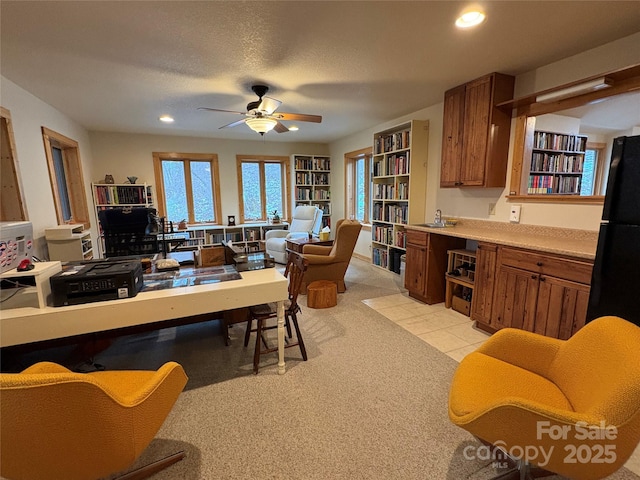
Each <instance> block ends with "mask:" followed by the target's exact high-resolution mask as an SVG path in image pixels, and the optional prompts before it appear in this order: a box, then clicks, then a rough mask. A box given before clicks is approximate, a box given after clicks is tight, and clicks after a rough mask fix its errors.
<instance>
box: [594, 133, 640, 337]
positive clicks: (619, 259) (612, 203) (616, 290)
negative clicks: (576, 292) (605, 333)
mask: <svg viewBox="0 0 640 480" xmlns="http://www.w3.org/2000/svg"><path fill="white" fill-rule="evenodd" d="M604 315H616V316H618V317H622V318H624V319H626V320H629V321H630V322H632V323H635V324H636V325H638V326H640V135H638V136H633V137H618V138H616V139H615V140H614V141H613V150H612V152H611V166H610V168H609V178H608V180H607V191H606V196H605V200H604V208H603V211H602V223H601V224H600V233H599V236H598V247H597V249H596V258H595V263H594V266H593V274H592V277H591V292H590V294H589V307H588V310H587V322H589V321H591V320H593V319H595V318H598V317H601V316H604Z"/></svg>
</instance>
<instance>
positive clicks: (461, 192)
mask: <svg viewBox="0 0 640 480" xmlns="http://www.w3.org/2000/svg"><path fill="white" fill-rule="evenodd" d="M638 45H640V33H637V34H634V35H631V36H629V37H625V38H623V39H621V40H618V41H615V42H612V43H609V44H606V45H602V46H600V47H597V48H594V49H592V50H588V51H585V52H582V53H580V54H578V55H575V56H573V57H569V58H566V59H564V60H560V61H558V62H554V63H552V64H549V65H546V66H543V67H540V68H538V69H536V70H534V71H531V72H527V73H524V74H522V75H519V76H517V77H516V86H515V91H516V94H515V97H521V96H525V95H528V94H531V93H534V92H536V91H540V90H544V89H548V88H551V87H555V86H558V85H562V84H564V83H568V82H571V81H575V80H580V79H582V78H585V77H589V76H593V75H598V74H600V73H604V72H607V71H611V70H616V69H620V68H624V67H627V66H629V65H634V64H637V63H640V49H638V48H637V47H638ZM487 73H490V72H487ZM507 73H508V72H507ZM469 80H473V79H471V78H470V79H469ZM454 86H455V85H450V87H454ZM443 108H444V103H439V104H437V105H433V106H431V107H428V108H425V109H422V110H418V111H416V112H413V113H411V114H408V115H405V116H403V117H399V118H396V119H395V120H391V121H389V122H386V123H384V124H380V125H372V126H371V128H370V129H368V130H366V131H362V132H359V133H357V134H354V135H350V136H348V137H345V138H342V139H339V140H337V141H335V142H332V143H331V145H330V153H331V156H332V158H333V162H334V165H336V166H338V168H337V169H335V170H334V172H335V173H332V174H333V178H334V179H336V178H338V177H339V178H340V180H339V181H338V182H336V181H334V184H341V185H344V165H343V163H344V154H345V153H347V152H350V151H354V150H359V149H361V148H365V147H367V146H370V145H371V144H372V140H373V134H374V133H375V132H377V131H381V130H384V129H386V128H389V127H392V126H394V125H397V124H400V123H403V122H405V121H407V120H411V119H416V120H422V119H428V120H429V159H428V174H427V175H428V176H427V185H428V187H427V192H426V194H425V202H426V212H427V214H426V218H425V221H432V212H435V210H436V209H437V208H439V209H441V210H442V213H443V215H445V216H455V217H467V218H477V219H483V220H491V221H499V222H507V221H508V219H509V210H510V207H511V204H510V203H509V202H508V201H507V199H506V197H505V196H506V195H507V194H508V193H509V192H508V187H507V188H504V189H502V188H489V189H480V188H469V189H462V188H440V187H439V184H440V157H441V149H442V118H443ZM514 125H515V121H514V122H512V128H511V140H510V151H509V164H508V167H507V179H506V185H507V186H508V185H509V184H510V178H511V165H512V162H513V140H514V139H513V135H514ZM339 196H340V198H339V199H338V197H339ZM333 198H334V207H333V208H334V210H333V211H334V214H336V215H334V217H335V218H340V217H341V216H342V215H344V189H343V191H337V190H334V194H333ZM492 203H495V204H496V210H495V211H496V214H495V215H489V206H490V204H492ZM338 208H340V209H341V211H340V212H339V211H338ZM601 215H602V205H577V204H573V205H567V204H547V203H539V204H538V203H532V202H527V203H523V204H522V213H521V217H520V223H523V224H531V225H546V226H554V227H565V228H576V229H583V230H597V229H598V226H599V223H600V219H601ZM368 237H370V233H369V232H368V231H367V232H363V233H361V234H360V239H359V242H358V244H357V246H356V252H357V253H359V254H361V255H365V256H369V255H370V244H371V243H370V239H369V238H368Z"/></svg>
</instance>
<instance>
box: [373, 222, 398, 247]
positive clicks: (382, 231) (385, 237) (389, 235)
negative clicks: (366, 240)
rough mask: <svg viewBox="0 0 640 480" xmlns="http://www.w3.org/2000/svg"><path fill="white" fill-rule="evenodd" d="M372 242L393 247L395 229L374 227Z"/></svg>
mask: <svg viewBox="0 0 640 480" xmlns="http://www.w3.org/2000/svg"><path fill="white" fill-rule="evenodd" d="M371 240H373V241H374V242H378V243H384V244H385V245H393V227H389V226H385V225H376V224H374V225H372V227H371Z"/></svg>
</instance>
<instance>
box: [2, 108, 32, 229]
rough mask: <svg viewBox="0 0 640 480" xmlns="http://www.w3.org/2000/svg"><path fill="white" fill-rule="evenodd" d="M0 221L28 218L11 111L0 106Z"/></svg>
mask: <svg viewBox="0 0 640 480" xmlns="http://www.w3.org/2000/svg"><path fill="white" fill-rule="evenodd" d="M0 160H1V164H0V179H1V180H2V188H1V189H0V192H1V193H2V197H1V198H0V212H1V213H0V221H3V222H9V221H12V222H15V221H20V220H27V210H26V207H25V202H24V197H23V196H22V184H21V182H20V170H19V168H18V158H17V157H16V149H15V140H14V138H13V128H12V126H11V113H10V112H9V110H7V109H5V108H2V107H0Z"/></svg>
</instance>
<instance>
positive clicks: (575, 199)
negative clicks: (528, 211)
mask: <svg viewBox="0 0 640 480" xmlns="http://www.w3.org/2000/svg"><path fill="white" fill-rule="evenodd" d="M506 198H507V200H509V201H510V202H531V203H564V204H567V203H576V204H583V205H584V204H593V205H598V204H600V205H602V204H604V197H603V196H601V195H592V196H587V195H584V196H583V195H555V194H548V195H507V196H506Z"/></svg>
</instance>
